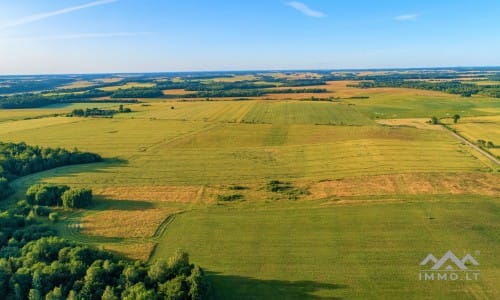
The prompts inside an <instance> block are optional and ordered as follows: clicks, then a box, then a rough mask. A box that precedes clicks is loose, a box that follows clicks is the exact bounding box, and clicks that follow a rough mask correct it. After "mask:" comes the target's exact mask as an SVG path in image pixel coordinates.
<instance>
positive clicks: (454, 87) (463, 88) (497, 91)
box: [350, 80, 500, 98]
mask: <svg viewBox="0 0 500 300" xmlns="http://www.w3.org/2000/svg"><path fill="white" fill-rule="evenodd" d="M350 86H352V87H358V88H376V87H396V88H397V87H402V88H412V89H421V90H431V91H440V92H445V93H449V94H457V95H461V96H464V97H470V96H472V95H475V94H482V95H485V96H489V97H497V98H498V97H500V86H495V85H487V86H480V85H477V84H471V83H463V82H460V81H445V82H428V81H415V80H376V81H366V82H360V83H357V84H353V85H350Z"/></svg>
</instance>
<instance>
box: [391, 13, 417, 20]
mask: <svg viewBox="0 0 500 300" xmlns="http://www.w3.org/2000/svg"><path fill="white" fill-rule="evenodd" d="M418 17H419V15H418V14H407V15H400V16H396V17H394V20H396V21H416V20H417V19H418Z"/></svg>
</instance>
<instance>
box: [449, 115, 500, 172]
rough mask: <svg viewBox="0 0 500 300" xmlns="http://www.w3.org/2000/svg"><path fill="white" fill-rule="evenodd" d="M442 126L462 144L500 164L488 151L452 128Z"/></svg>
mask: <svg viewBox="0 0 500 300" xmlns="http://www.w3.org/2000/svg"><path fill="white" fill-rule="evenodd" d="M443 128H445V129H446V130H447V131H448V132H449V133H450V134H451V135H452V136H454V137H455V138H456V139H457V140H459V141H461V142H463V143H464V144H466V145H468V146H469V147H471V148H472V149H474V150H476V151H477V152H479V153H481V154H482V155H483V156H485V157H486V158H488V159H489V160H490V161H492V162H493V163H495V164H496V165H500V161H499V160H498V159H497V158H496V157H495V156H493V155H492V154H490V153H488V152H487V151H485V150H483V149H481V148H480V147H479V146H477V145H475V144H474V143H472V142H471V141H469V140H468V139H466V138H465V137H463V136H461V135H460V134H458V133H456V132H455V131H454V130H453V129H451V128H449V127H448V126H446V125H443Z"/></svg>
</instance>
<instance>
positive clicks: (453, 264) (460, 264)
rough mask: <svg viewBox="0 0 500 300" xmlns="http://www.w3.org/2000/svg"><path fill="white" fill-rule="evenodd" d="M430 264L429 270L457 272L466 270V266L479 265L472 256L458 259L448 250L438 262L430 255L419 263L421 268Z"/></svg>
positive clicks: (468, 255)
mask: <svg viewBox="0 0 500 300" xmlns="http://www.w3.org/2000/svg"><path fill="white" fill-rule="evenodd" d="M430 262H432V263H433V264H434V265H433V266H432V267H431V269H430V270H450V271H451V270H456V269H457V268H458V269H459V270H468V269H469V268H468V267H467V264H471V265H474V266H478V265H479V263H478V262H477V260H475V259H474V257H472V255H470V254H467V255H465V256H464V258H462V259H459V258H458V257H457V256H456V255H455V254H453V252H451V251H450V250H448V252H446V254H445V255H444V256H443V257H441V258H440V259H439V260H438V259H437V258H436V257H435V256H434V255H432V253H431V254H429V255H427V257H426V258H425V259H424V260H423V261H422V262H421V263H420V265H421V266H426V265H428V264H429V263H430Z"/></svg>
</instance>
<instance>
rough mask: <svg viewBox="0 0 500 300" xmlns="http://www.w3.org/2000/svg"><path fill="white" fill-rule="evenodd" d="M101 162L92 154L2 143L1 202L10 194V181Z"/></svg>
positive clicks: (0, 148) (0, 161)
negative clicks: (77, 165)
mask: <svg viewBox="0 0 500 300" xmlns="http://www.w3.org/2000/svg"><path fill="white" fill-rule="evenodd" d="M101 160H102V158H101V156H100V155H98V154H95V153H90V152H81V151H78V150H74V151H68V150H66V149H62V148H41V147H38V146H29V145H27V144H26V143H2V142H0V200H2V199H4V198H5V197H7V196H8V195H9V194H10V187H9V185H8V181H10V180H12V179H15V178H17V177H20V176H25V175H28V174H32V173H36V172H40V171H44V170H48V169H52V168H56V167H61V166H66V165H75V164H86V163H93V162H99V161H101Z"/></svg>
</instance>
